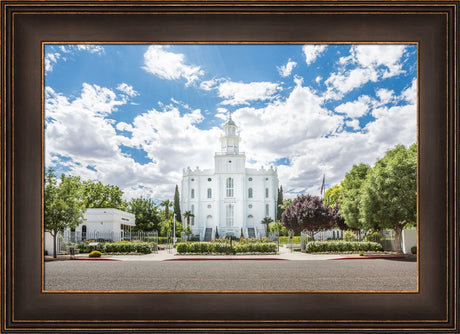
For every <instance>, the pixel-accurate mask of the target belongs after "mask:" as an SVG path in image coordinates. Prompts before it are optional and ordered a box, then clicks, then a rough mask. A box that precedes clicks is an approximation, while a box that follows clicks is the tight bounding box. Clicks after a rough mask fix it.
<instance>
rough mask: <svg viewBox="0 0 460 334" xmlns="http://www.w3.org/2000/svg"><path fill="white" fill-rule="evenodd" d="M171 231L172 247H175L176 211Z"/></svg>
mask: <svg viewBox="0 0 460 334" xmlns="http://www.w3.org/2000/svg"><path fill="white" fill-rule="evenodd" d="M173 231H174V232H173V248H176V213H174V225H173Z"/></svg>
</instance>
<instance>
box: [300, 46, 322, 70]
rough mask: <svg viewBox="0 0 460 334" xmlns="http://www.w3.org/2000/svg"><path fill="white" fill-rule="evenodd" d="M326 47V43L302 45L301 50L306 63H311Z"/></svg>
mask: <svg viewBox="0 0 460 334" xmlns="http://www.w3.org/2000/svg"><path fill="white" fill-rule="evenodd" d="M326 48H327V45H304V46H303V47H302V51H303V53H304V55H305V62H306V63H307V65H310V64H311V63H313V62H314V61H315V60H316V58H318V57H319V55H321V53H323V52H324V51H325V50H326Z"/></svg>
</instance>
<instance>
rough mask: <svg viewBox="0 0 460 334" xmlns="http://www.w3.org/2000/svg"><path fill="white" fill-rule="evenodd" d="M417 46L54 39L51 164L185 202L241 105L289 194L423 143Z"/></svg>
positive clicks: (245, 127) (252, 140) (49, 93)
mask: <svg viewBox="0 0 460 334" xmlns="http://www.w3.org/2000/svg"><path fill="white" fill-rule="evenodd" d="M416 76H417V49H416V46H415V45H89V44H86V45H46V46H45V87H46V92H45V155H46V157H45V159H46V160H45V165H46V167H53V168H55V169H56V171H57V172H58V173H66V174H72V175H78V176H81V177H82V178H83V179H91V180H100V181H102V182H103V183H109V184H116V185H118V186H120V187H121V188H122V189H123V191H124V192H125V197H126V199H129V198H131V197H138V196H141V195H142V196H146V197H151V198H153V199H156V200H157V199H158V200H160V199H167V198H170V199H172V196H173V192H174V187H175V185H176V184H180V180H181V176H182V169H183V168H185V167H188V166H190V167H192V168H195V167H197V166H199V167H200V168H202V169H205V168H212V167H213V156H214V152H217V151H219V150H220V146H219V137H220V135H221V133H222V124H223V122H224V121H225V119H226V118H227V115H228V112H231V113H232V118H233V120H234V121H235V122H236V124H237V125H238V127H239V131H240V135H241V138H242V141H241V143H240V150H241V151H244V152H245V153H246V158H247V161H248V163H247V166H248V167H252V168H260V167H261V166H266V167H268V166H271V165H273V166H276V167H277V169H278V175H279V178H280V184H282V185H283V189H284V190H285V193H286V197H289V196H290V197H294V196H295V195H296V194H297V193H305V192H307V193H311V194H318V193H319V189H320V187H321V181H322V176H323V174H325V175H326V184H327V186H328V187H329V186H332V185H334V184H337V183H339V182H340V181H341V180H342V179H343V177H344V176H345V173H346V172H347V171H349V170H350V168H351V167H352V166H353V164H358V163H361V162H365V163H368V164H370V165H373V164H374V163H375V161H376V160H377V159H378V158H380V157H382V156H383V155H384V154H385V152H386V151H387V150H389V149H391V148H393V147H394V146H395V145H397V144H404V145H410V144H412V143H414V142H415V141H416V128H417V124H416V114H417V83H416V82H417V80H416V79H417V78H416Z"/></svg>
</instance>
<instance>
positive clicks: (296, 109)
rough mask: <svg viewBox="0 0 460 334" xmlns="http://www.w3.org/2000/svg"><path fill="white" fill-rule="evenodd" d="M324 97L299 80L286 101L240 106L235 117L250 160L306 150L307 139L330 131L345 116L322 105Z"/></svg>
mask: <svg viewBox="0 0 460 334" xmlns="http://www.w3.org/2000/svg"><path fill="white" fill-rule="evenodd" d="M322 103H323V100H322V98H321V97H319V96H317V95H316V94H315V93H314V92H313V91H312V90H311V89H310V88H309V87H303V86H302V85H301V82H298V83H297V85H296V87H295V88H294V89H293V90H292V92H291V93H290V94H289V96H288V97H287V98H286V99H285V100H284V101H273V102H271V103H269V104H268V105H267V106H266V107H265V108H260V109H256V108H251V107H246V108H240V109H238V110H236V111H235V112H234V113H233V119H234V120H235V121H236V122H237V124H240V125H241V129H240V130H241V136H242V144H241V145H242V146H244V150H245V151H246V152H247V155H248V159H249V160H255V161H257V163H258V164H268V163H270V162H273V161H275V160H277V159H281V158H283V157H290V156H292V155H294V154H296V153H295V152H300V153H303V152H304V149H303V146H304V145H305V143H306V142H307V141H308V140H311V139H314V138H321V137H323V136H327V135H331V134H333V133H335V132H336V131H338V129H340V128H341V126H342V124H343V117H342V116H339V115H336V114H333V113H332V112H330V111H328V110H327V109H325V108H323V107H322Z"/></svg>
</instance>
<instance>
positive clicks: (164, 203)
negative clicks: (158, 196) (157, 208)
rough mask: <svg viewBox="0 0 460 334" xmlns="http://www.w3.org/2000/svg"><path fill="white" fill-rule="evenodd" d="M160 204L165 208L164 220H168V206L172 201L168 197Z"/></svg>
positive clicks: (171, 204)
mask: <svg viewBox="0 0 460 334" xmlns="http://www.w3.org/2000/svg"><path fill="white" fill-rule="evenodd" d="M160 205H161V206H163V207H164V208H165V216H166V220H168V219H169V208H170V207H172V206H173V203H172V202H171V201H170V200H169V199H167V200H164V201H163V202H161V203H160Z"/></svg>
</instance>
